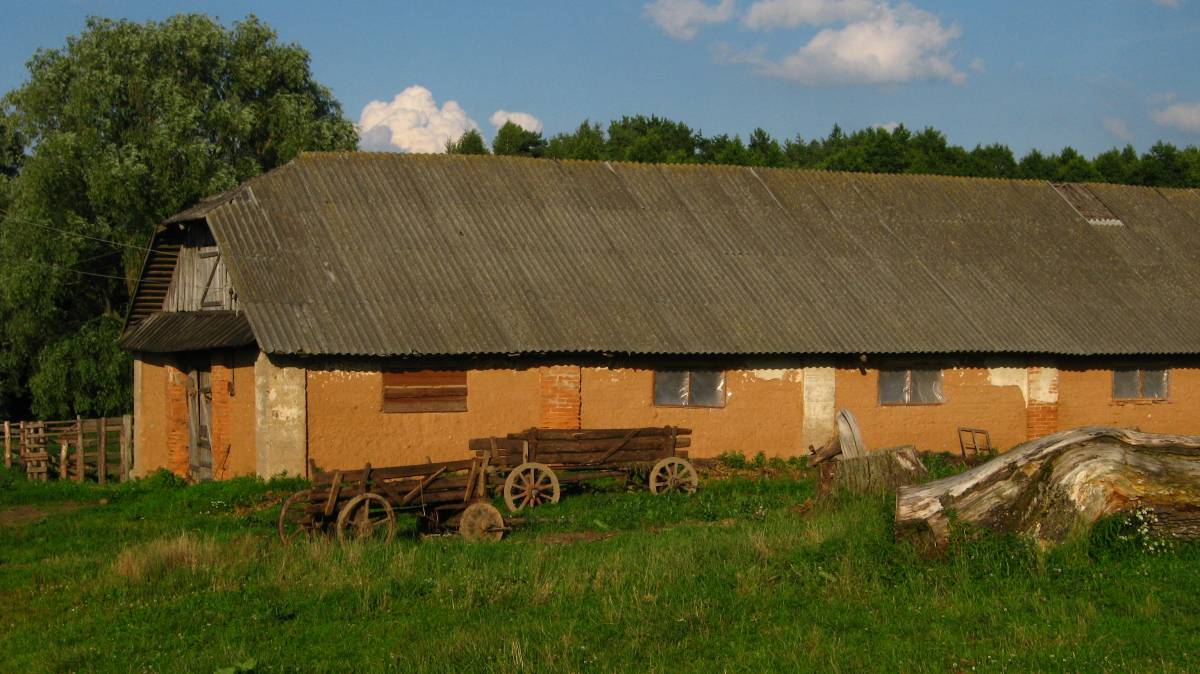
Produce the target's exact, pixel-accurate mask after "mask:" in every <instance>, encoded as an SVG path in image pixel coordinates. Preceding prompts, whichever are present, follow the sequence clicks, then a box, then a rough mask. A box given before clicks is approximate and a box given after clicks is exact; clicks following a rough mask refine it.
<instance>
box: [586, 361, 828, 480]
mask: <svg viewBox="0 0 1200 674" xmlns="http://www.w3.org/2000/svg"><path fill="white" fill-rule="evenodd" d="M653 387H654V372H653V370H647V369H634V368H603V367H585V368H583V382H582V418H583V427H584V428H631V427H637V426H681V427H684V428H690V429H691V430H692V447H691V449H689V450H688V451H689V453H690V455H691V456H693V457H696V458H709V457H715V456H717V455H719V454H721V453H723V452H741V453H742V454H744V455H746V456H753V455H755V454H757V453H758V452H763V453H765V454H766V455H767V456H781V457H788V456H798V455H800V454H801V453H803V452H804V451H806V448H805V447H803V446H802V442H801V440H802V437H803V428H804V411H803V407H804V402H803V401H804V386H803V383H802V378H801V370H728V371H727V372H726V374H725V392H726V399H725V407H723V408H706V407H656V406H655V405H654V397H653Z"/></svg>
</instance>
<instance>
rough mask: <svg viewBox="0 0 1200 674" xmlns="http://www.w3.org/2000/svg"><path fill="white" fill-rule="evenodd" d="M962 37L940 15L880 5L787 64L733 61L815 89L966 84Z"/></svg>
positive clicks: (816, 39) (822, 35)
mask: <svg viewBox="0 0 1200 674" xmlns="http://www.w3.org/2000/svg"><path fill="white" fill-rule="evenodd" d="M961 34H962V31H961V30H960V29H959V27H958V26H957V25H954V24H951V25H949V26H943V25H942V22H941V19H939V18H938V17H937V16H936V15H934V14H930V13H929V12H926V11H924V10H922V9H918V8H916V7H913V6H912V5H909V4H907V3H904V4H900V5H896V6H894V7H893V6H891V5H886V4H876V5H875V7H874V8H873V9H872V10H871V12H870V14H869V15H868V16H866V17H865V18H862V19H859V20H855V21H851V22H850V23H847V24H846V25H845V26H842V27H840V28H825V29H823V30H821V31H820V32H818V33H817V34H816V35H815V36H813V38H812V39H811V40H809V41H808V43H807V44H805V45H804V46H803V47H801V48H800V49H799V50H798V51H796V52H794V53H792V54H791V55H789V56H786V57H784V58H783V59H781V60H777V61H776V60H771V59H767V58H764V57H763V56H762V53H761V52H749V53H743V54H740V55H733V56H732V57H728V58H729V60H733V61H739V62H743V63H750V64H753V65H755V66H756V67H757V69H758V71H759V72H761V73H763V74H765V75H769V76H772V77H779V78H783V79H788V80H793V81H795V82H799V83H801V84H806V85H811V86H819V85H836V84H894V83H898V82H909V81H912V80H944V81H948V82H953V83H955V84H961V83H962V82H964V81H966V77H967V76H966V74H965V73H963V72H962V71H961V70H959V69H958V68H956V67H955V66H954V63H953V60H952V58H953V54H952V53H951V51H950V46H951V44H952V43H953V42H954V41H955V40H956V39H958V37H959V35H961Z"/></svg>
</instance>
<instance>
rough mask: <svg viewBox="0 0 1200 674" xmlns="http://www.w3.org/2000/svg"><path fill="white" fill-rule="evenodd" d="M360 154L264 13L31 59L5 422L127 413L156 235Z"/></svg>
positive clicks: (698, 144)
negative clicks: (285, 169)
mask: <svg viewBox="0 0 1200 674" xmlns="http://www.w3.org/2000/svg"><path fill="white" fill-rule="evenodd" d="M357 142H358V139H357V134H356V132H355V129H354V125H353V124H352V123H351V122H350V121H349V120H348V119H346V117H345V115H344V114H343V112H342V108H341V105H340V104H339V103H338V101H337V100H336V99H334V98H333V96H332V94H331V93H330V91H329V89H328V88H326V87H325V86H323V85H322V84H321V83H319V82H317V81H316V80H315V79H314V78H313V76H312V72H311V69H310V67H309V54H308V52H307V51H306V50H304V49H303V48H302V47H300V46H299V45H296V44H287V43H282V42H280V41H279V40H278V38H277V36H276V34H275V32H274V31H273V30H272V29H271V28H270V27H269V26H267V25H266V24H264V23H263V22H261V21H259V20H258V19H256V18H255V17H253V16H250V17H247V18H246V19H245V20H243V21H239V22H235V23H233V24H232V25H230V26H225V25H223V24H221V23H220V22H218V21H216V20H214V19H212V18H209V17H207V16H203V15H196V14H186V15H178V16H175V17H172V18H169V19H167V20H164V21H161V22H153V21H151V22H146V23H135V22H130V21H112V20H107V19H99V18H93V19H90V20H89V21H88V23H87V26H86V29H85V30H84V31H83V32H82V33H80V34H79V35H75V36H72V37H70V38H68V40H67V42H66V45H65V46H63V47H61V48H57V49H43V50H39V51H38V52H36V53H35V54H34V55H33V56H32V57H31V58H30V60H29V61H28V77H27V80H26V82H25V83H24V84H22V85H21V86H19V87H17V88H16V89H14V90H12V91H10V92H8V93H7V94H5V95H4V96H3V98H0V418H7V419H17V418H29V417H30V416H31V415H32V416H37V417H41V418H63V417H69V416H74V415H75V414H82V415H84V416H97V415H108V416H115V415H117V414H121V413H124V412H127V411H128V410H129V409H130V407H131V404H132V403H131V400H132V398H131V388H132V386H131V385H132V381H131V380H132V368H131V361H130V357H129V354H127V353H124V352H122V351H121V350H120V349H119V348H118V346H117V339H118V336H119V334H120V329H121V325H122V321H123V318H124V315H125V311H126V309H127V307H128V303H129V299H130V294H131V292H132V289H133V286H134V283H135V282H136V280H137V276H138V273H139V271H140V266H141V263H142V260H143V258H144V256H145V253H146V248H145V247H146V245H147V242H148V241H149V240H150V235H151V233H152V232H153V230H154V227H155V226H156V224H157V223H160V222H162V221H163V220H164V219H165V218H167V217H169V216H170V215H172V214H174V213H177V212H179V211H180V210H182V209H184V208H186V207H188V206H190V205H192V204H194V203H195V202H196V201H198V200H199V199H201V198H203V197H205V196H208V195H211V194H215V193H217V192H220V191H223V190H226V189H229V188H230V187H233V186H235V185H237V184H238V183H240V182H241V181H243V180H245V179H247V178H250V177H252V176H255V175H258V174H260V173H262V172H264V171H268V170H270V169H272V168H274V167H276V166H280V165H282V164H284V163H287V162H288V161H291V159H292V158H294V157H295V156H296V155H297V154H298V153H300V152H302V151H306V150H353V149H355V148H356V147H357ZM447 151H449V152H454V153H464V154H486V153H493V154H500V155H526V156H532V157H547V158H558V159H593V160H595V159H605V160H621V161H634V162H714V163H722V164H739V165H753V166H779V167H796V168H816V169H838V170H847V171H886V172H908V173H943V174H948V175H972V176H991V177H998V178H1000V177H1012V178H1038V179H1046V180H1073V181H1074V180H1079V181H1082V180H1104V181H1112V182H1128V183H1135V184H1141V185H1171V186H1182V185H1192V186H1196V185H1200V152H1198V151H1197V149H1196V148H1195V147H1187V148H1183V149H1180V148H1176V147H1174V146H1172V145H1169V144H1166V143H1158V144H1156V145H1154V146H1153V147H1152V148H1151V149H1150V150H1149V151H1148V152H1146V153H1143V154H1138V153H1137V152H1136V151H1134V150H1133V148H1131V147H1126V148H1124V149H1114V150H1111V151H1109V152H1105V153H1101V154H1100V155H1097V156H1096V157H1093V158H1091V159H1088V158H1085V157H1083V156H1081V155H1080V154H1079V153H1078V152H1075V151H1074V150H1072V149H1070V148H1066V149H1064V150H1062V151H1060V152H1058V153H1056V154H1051V155H1043V154H1041V153H1039V152H1036V151H1032V152H1030V153H1028V154H1027V155H1025V156H1024V157H1022V158H1021V159H1020V160H1017V159H1016V158H1015V157H1014V156H1013V153H1012V152H1011V151H1010V150H1009V149H1008V148H1007V147H1005V146H1003V145H996V144H993V145H986V146H977V147H975V148H974V149H971V150H967V149H964V148H962V147H958V146H955V145H951V144H949V143H948V142H947V141H946V138H945V136H944V135H943V134H942V133H940V132H938V131H937V130H935V129H925V130H923V131H920V132H916V133H914V132H911V131H909V130H908V129H906V128H903V127H900V128H897V129H894V130H891V131H888V130H884V129H862V130H859V131H854V132H852V133H848V134H847V133H845V132H843V131H842V130H841V129H840V128H838V127H834V129H833V131H832V132H830V134H829V135H827V136H825V137H824V138H817V139H811V140H804V139H802V138H800V137H795V138H790V139H784V140H782V141H780V140H778V139H775V138H772V137H771V136H770V135H769V134H767V133H766V132H765V131H762V130H761V129H759V130H756V131H755V132H754V133H752V134H750V136H749V138H748V139H747V140H746V141H743V140H742V139H741V138H740V137H738V136H729V135H726V134H721V135H716V136H706V135H704V134H702V133H700V132H699V131H697V130H694V129H692V128H691V127H689V126H688V125H687V124H684V123H682V122H677V121H672V120H668V119H664V118H661V117H655V116H642V115H636V116H629V117H622V118H621V119H619V120H614V121H612V122H610V123H609V124H608V125H607V126H606V127H602V126H601V125H599V124H597V123H593V122H587V121H585V122H584V123H582V124H580V125H579V127H578V128H576V129H575V130H574V131H571V132H567V133H559V134H555V135H553V136H551V137H549V138H545V137H543V136H542V134H540V133H536V132H531V131H527V130H525V129H523V128H521V127H519V126H517V125H515V124H511V123H510V124H506V125H504V126H503V127H501V128H500V129H499V131H498V133H497V134H496V136H495V137H494V138H493V139H492V140H491V143H490V144H489V143H485V141H484V139H483V137H482V136H481V135H480V134H479V133H478V132H477V131H472V132H468V133H467V134H465V135H464V136H462V137H461V138H458V139H457V140H455V141H454V142H452V143H450V144H449V145H448V147H447Z"/></svg>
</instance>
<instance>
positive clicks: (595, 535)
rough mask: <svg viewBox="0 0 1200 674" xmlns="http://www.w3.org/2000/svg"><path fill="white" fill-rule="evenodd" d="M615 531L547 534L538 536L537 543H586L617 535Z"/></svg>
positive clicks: (604, 539)
mask: <svg viewBox="0 0 1200 674" xmlns="http://www.w3.org/2000/svg"><path fill="white" fill-rule="evenodd" d="M617 533H618V532H616V531H572V532H568V533H562V534H547V535H545V536H541V537H540V538H538V543H552V544H562V545H568V544H570V543H588V542H592V541H606V540H608V539H610V538H613V537H615V536H616V535H617Z"/></svg>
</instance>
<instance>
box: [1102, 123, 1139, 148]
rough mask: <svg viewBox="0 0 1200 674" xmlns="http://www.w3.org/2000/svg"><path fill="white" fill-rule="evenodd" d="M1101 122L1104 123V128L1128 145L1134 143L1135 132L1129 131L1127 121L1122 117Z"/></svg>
mask: <svg viewBox="0 0 1200 674" xmlns="http://www.w3.org/2000/svg"><path fill="white" fill-rule="evenodd" d="M1101 121H1102V122H1103V123H1104V128H1105V129H1107V130H1108V132H1109V133H1111V134H1112V135H1114V136H1116V137H1117V138H1120V139H1121V140H1123V141H1125V142H1126V143H1132V142H1133V132H1132V131H1130V130H1129V125H1128V124H1126V123H1125V120H1123V119H1121V118H1120V117H1105V118H1104V119H1103V120H1101Z"/></svg>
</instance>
